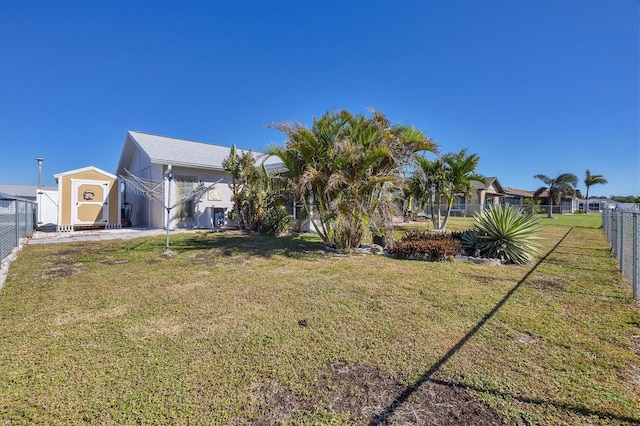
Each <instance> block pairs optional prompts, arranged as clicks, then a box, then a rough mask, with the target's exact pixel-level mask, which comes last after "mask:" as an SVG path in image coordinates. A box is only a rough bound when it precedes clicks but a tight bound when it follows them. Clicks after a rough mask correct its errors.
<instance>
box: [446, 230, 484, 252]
mask: <svg viewBox="0 0 640 426" xmlns="http://www.w3.org/2000/svg"><path fill="white" fill-rule="evenodd" d="M451 236H452V237H453V238H456V239H458V240H460V244H462V248H463V249H464V251H465V253H466V254H468V255H470V256H475V255H476V251H478V250H480V245H481V242H482V240H481V238H480V232H478V231H477V230H475V229H467V230H466V231H460V232H456V233H452V235H451Z"/></svg>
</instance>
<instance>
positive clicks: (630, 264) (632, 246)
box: [602, 210, 640, 300]
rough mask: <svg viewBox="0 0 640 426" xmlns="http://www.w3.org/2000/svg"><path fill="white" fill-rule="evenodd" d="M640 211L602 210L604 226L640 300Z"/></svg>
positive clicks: (634, 294)
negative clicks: (639, 230)
mask: <svg viewBox="0 0 640 426" xmlns="http://www.w3.org/2000/svg"><path fill="white" fill-rule="evenodd" d="M639 225H640V211H635V210H609V211H607V210H605V211H604V212H602V227H603V228H604V232H605V234H607V239H608V240H609V243H610V244H611V251H612V252H613V254H614V256H615V257H616V259H618V262H620V270H621V271H622V274H623V275H624V276H625V278H626V279H627V281H629V284H631V286H632V287H633V297H634V298H635V299H636V300H640V255H639V254H638V252H639V251H640V249H639V246H640V233H639V232H638V229H639Z"/></svg>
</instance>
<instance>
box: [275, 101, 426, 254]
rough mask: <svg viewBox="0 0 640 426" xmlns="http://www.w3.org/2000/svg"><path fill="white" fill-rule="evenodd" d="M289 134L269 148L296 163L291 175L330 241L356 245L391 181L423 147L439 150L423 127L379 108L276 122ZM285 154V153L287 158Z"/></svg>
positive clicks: (396, 177)
mask: <svg viewBox="0 0 640 426" xmlns="http://www.w3.org/2000/svg"><path fill="white" fill-rule="evenodd" d="M271 127H273V128H275V129H278V130H280V131H282V132H283V133H284V134H285V135H286V136H287V138H288V140H287V141H286V142H285V146H284V147H282V148H280V149H278V148H276V147H271V148H270V149H269V151H268V153H270V154H273V155H277V156H278V157H280V158H281V159H282V160H283V162H284V163H285V165H287V167H289V165H291V166H292V167H294V168H295V170H294V172H293V173H291V174H290V175H289V178H290V179H291V181H292V186H293V187H294V188H296V193H297V195H298V197H300V198H302V199H304V200H309V201H310V202H311V203H312V205H313V208H314V213H315V214H316V215H317V219H318V222H319V225H320V228H321V229H319V232H318V234H319V236H320V237H321V238H322V239H323V240H324V241H325V243H327V244H329V245H333V246H337V247H340V248H351V247H357V246H358V245H359V244H360V242H361V241H362V238H363V236H364V232H365V230H366V227H367V226H368V224H369V223H370V222H371V220H372V218H373V217H374V216H375V215H376V214H382V215H384V212H381V211H379V210H380V209H381V208H382V206H383V205H388V203H382V202H381V199H382V198H383V197H386V196H387V195H388V194H387V193H386V192H387V191H388V190H389V187H390V185H391V184H394V185H397V183H398V182H399V181H400V172H401V169H402V167H404V166H405V165H406V164H407V163H408V162H409V161H410V159H411V158H412V156H413V154H414V153H416V152H418V151H424V150H426V151H435V148H436V144H435V142H433V141H432V140H430V139H429V138H427V137H426V136H425V135H424V134H423V133H422V132H421V131H419V130H417V129H415V128H413V127H410V126H405V125H393V124H391V122H390V121H389V120H388V119H387V118H386V117H385V116H384V115H383V114H382V113H380V112H377V111H372V116H371V117H365V116H364V115H353V114H351V113H350V112H348V111H346V110H341V111H330V112H327V113H326V114H325V115H323V116H322V117H321V118H320V119H315V118H314V120H313V124H312V126H311V128H308V127H306V126H305V125H304V124H301V123H297V122H293V123H291V122H287V123H280V124H274V125H272V126H271ZM283 157H284V158H283Z"/></svg>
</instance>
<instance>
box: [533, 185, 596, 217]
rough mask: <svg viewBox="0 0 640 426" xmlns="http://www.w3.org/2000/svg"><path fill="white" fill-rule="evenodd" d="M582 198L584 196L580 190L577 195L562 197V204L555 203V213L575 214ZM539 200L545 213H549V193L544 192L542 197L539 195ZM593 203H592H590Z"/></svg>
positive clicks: (564, 195) (563, 195)
mask: <svg viewBox="0 0 640 426" xmlns="http://www.w3.org/2000/svg"><path fill="white" fill-rule="evenodd" d="M581 198H582V194H581V193H580V190H579V189H578V190H576V193H575V195H568V194H562V196H561V197H560V204H556V203H555V202H554V203H553V213H557V214H570V213H575V212H576V211H577V210H578V209H579V208H580V207H579V201H580V199H581ZM537 199H538V200H540V201H541V203H540V207H541V208H542V209H543V210H544V212H545V213H548V212H549V205H550V201H549V191H543V192H542V193H541V194H540V195H538V198H537ZM589 202H591V201H589Z"/></svg>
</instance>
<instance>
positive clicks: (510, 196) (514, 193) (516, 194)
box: [502, 188, 533, 207]
mask: <svg viewBox="0 0 640 426" xmlns="http://www.w3.org/2000/svg"><path fill="white" fill-rule="evenodd" d="M504 193H505V196H504V198H503V199H502V203H503V204H509V205H512V206H518V207H523V206H524V205H525V204H524V200H526V199H531V198H533V191H527V190H525V189H515V188H505V189H504Z"/></svg>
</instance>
